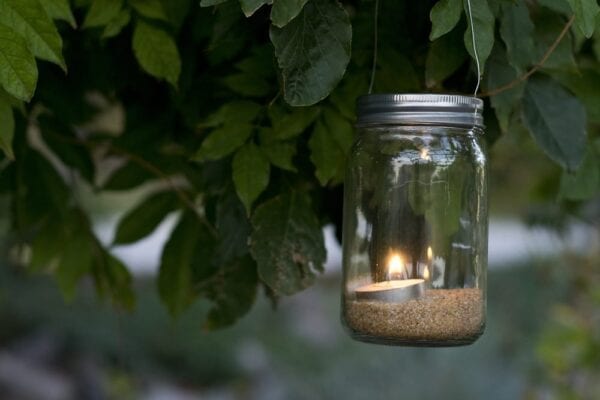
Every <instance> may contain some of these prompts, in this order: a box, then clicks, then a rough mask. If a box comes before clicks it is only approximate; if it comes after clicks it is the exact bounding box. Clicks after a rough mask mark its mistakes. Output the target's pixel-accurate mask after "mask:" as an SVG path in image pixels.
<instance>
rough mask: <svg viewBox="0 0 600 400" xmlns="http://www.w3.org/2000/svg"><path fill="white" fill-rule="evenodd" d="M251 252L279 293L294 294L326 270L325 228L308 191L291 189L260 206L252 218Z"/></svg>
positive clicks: (264, 275) (266, 280)
mask: <svg viewBox="0 0 600 400" xmlns="http://www.w3.org/2000/svg"><path fill="white" fill-rule="evenodd" d="M252 225H253V226H254V233H253V234H252V236H251V239H250V252H251V254H252V256H253V257H254V259H255V260H256V262H257V264H258V275H259V277H260V278H261V280H262V281H263V282H264V283H266V284H267V285H268V286H269V287H270V288H271V289H272V290H273V291H274V292H275V294H277V295H291V294H294V293H296V292H298V291H300V290H302V289H304V288H306V287H308V286H309V285H311V284H312V283H313V282H314V279H315V273H316V272H318V271H322V270H323V267H322V265H323V263H324V262H325V256H326V251H325V246H324V244H323V232H322V231H321V226H320V225H319V221H318V219H317V217H316V215H315V214H314V213H313V211H312V209H311V206H310V200H309V198H308V196H307V195H306V194H303V193H297V192H291V193H288V194H283V195H280V196H277V197H275V198H273V199H271V200H270V201H268V202H266V203H264V204H262V205H261V206H259V207H258V208H257V209H256V211H255V213H254V217H253V218H252Z"/></svg>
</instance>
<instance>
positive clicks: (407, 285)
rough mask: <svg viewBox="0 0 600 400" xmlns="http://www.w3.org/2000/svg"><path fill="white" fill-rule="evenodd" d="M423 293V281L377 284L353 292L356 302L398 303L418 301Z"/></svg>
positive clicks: (404, 280)
mask: <svg viewBox="0 0 600 400" xmlns="http://www.w3.org/2000/svg"><path fill="white" fill-rule="evenodd" d="M424 292H425V280H424V279H403V280H392V281H384V282H377V283H373V284H370V285H365V286H361V287H359V288H357V289H356V290H355V293H356V299H357V300H370V301H383V302H387V303H400V302H404V301H407V300H411V299H418V298H419V297H421V296H422V295H423V293H424Z"/></svg>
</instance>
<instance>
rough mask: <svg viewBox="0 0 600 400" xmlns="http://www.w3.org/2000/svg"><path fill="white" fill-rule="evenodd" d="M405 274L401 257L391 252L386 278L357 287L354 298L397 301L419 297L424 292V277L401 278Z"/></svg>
mask: <svg viewBox="0 0 600 400" xmlns="http://www.w3.org/2000/svg"><path fill="white" fill-rule="evenodd" d="M405 276H406V268H405V265H404V262H403V261H402V257H401V256H400V255H399V254H397V253H392V254H391V255H390V257H389V259H388V280H387V281H383V282H377V283H372V284H369V285H364V286H361V287H359V288H357V289H356V290H355V293H356V299H357V300H371V301H383V302H388V303H399V302H403V301H407V300H410V299H416V298H419V297H421V296H422V295H423V293H424V292H425V279H402V278H404V277H405Z"/></svg>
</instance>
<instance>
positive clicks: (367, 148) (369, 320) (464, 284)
mask: <svg viewBox="0 0 600 400" xmlns="http://www.w3.org/2000/svg"><path fill="white" fill-rule="evenodd" d="M482 111H483V101H482V100H480V99H477V98H474V97H467V96H458V95H437V94H377V95H368V96H363V97H361V98H360V99H359V101H358V122H357V129H358V136H357V139H356V142H355V144H354V147H353V151H352V154H351V156H350V159H349V161H348V167H347V168H348V169H347V175H346V182H345V187H344V227H343V290H342V322H343V324H344V325H345V327H346V328H347V330H348V332H349V333H350V335H351V336H352V337H353V338H355V339H357V340H360V341H365V342H372V343H381V344H390V345H412V346H455V345H464V344H469V343H472V342H474V341H475V340H476V339H477V338H478V337H479V336H480V335H481V334H482V333H483V330H484V326H485V310H486V306H485V301H486V270H487V240H488V236H487V227H488V215H487V171H486V156H485V150H484V146H483V143H482V141H481V140H480V139H481V136H482V135H483V133H484V132H483V117H482Z"/></svg>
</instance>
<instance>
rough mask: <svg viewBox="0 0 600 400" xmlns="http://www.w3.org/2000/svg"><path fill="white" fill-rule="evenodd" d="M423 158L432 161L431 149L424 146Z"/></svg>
mask: <svg viewBox="0 0 600 400" xmlns="http://www.w3.org/2000/svg"><path fill="white" fill-rule="evenodd" d="M421 159H423V160H427V161H431V156H430V155H429V149H427V148H424V149H422V150H421Z"/></svg>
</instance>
